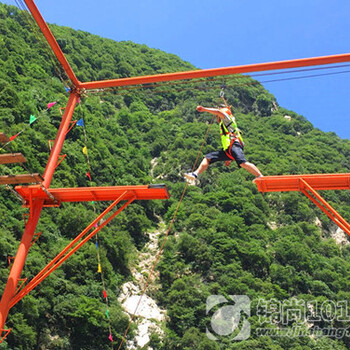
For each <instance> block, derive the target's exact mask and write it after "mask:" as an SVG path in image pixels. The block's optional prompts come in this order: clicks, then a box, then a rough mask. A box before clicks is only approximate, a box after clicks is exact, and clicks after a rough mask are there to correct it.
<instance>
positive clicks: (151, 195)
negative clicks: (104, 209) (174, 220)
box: [15, 184, 170, 206]
mask: <svg viewBox="0 0 350 350" xmlns="http://www.w3.org/2000/svg"><path fill="white" fill-rule="evenodd" d="M15 190H16V191H17V192H18V193H19V195H20V196H21V197H22V198H23V199H24V200H25V201H26V203H27V204H29V200H30V198H40V199H44V200H45V201H44V205H45V206H57V205H59V204H60V203H61V202H90V201H113V200H116V199H117V198H118V197H119V196H121V195H122V194H123V193H124V192H125V191H126V192H127V193H126V194H125V196H124V198H123V199H125V200H128V199H130V198H132V197H133V196H136V200H153V199H168V198H170V195H169V192H168V189H167V187H166V185H164V184H159V185H139V186H113V187H77V188H49V189H47V190H44V189H43V188H42V187H41V186H38V185H36V186H17V187H16V188H15Z"/></svg>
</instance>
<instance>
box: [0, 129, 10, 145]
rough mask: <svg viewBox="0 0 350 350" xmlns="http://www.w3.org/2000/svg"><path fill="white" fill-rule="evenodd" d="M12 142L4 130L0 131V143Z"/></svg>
mask: <svg viewBox="0 0 350 350" xmlns="http://www.w3.org/2000/svg"><path fill="white" fill-rule="evenodd" d="M7 142H10V139H9V138H8V137H7V136H6V135H5V134H4V133H2V132H0V143H7Z"/></svg>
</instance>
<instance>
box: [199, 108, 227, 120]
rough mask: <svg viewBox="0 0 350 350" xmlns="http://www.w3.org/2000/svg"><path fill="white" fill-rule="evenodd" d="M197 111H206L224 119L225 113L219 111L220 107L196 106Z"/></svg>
mask: <svg viewBox="0 0 350 350" xmlns="http://www.w3.org/2000/svg"><path fill="white" fill-rule="evenodd" d="M197 111H198V112H208V113H211V114H215V115H216V116H217V117H219V118H221V119H225V114H224V113H222V112H221V111H220V109H217V108H206V107H203V106H197Z"/></svg>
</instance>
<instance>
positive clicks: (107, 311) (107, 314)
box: [106, 310, 109, 318]
mask: <svg viewBox="0 0 350 350" xmlns="http://www.w3.org/2000/svg"><path fill="white" fill-rule="evenodd" d="M106 316H107V318H109V310H106Z"/></svg>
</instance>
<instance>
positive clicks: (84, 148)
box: [83, 146, 88, 155]
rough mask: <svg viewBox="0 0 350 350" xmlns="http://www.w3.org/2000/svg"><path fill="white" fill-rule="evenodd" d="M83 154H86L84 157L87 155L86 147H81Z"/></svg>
mask: <svg viewBox="0 0 350 350" xmlns="http://www.w3.org/2000/svg"><path fill="white" fill-rule="evenodd" d="M83 153H84V154H86V155H87V154H88V150H87V147H86V146H84V147H83Z"/></svg>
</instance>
